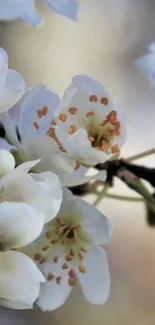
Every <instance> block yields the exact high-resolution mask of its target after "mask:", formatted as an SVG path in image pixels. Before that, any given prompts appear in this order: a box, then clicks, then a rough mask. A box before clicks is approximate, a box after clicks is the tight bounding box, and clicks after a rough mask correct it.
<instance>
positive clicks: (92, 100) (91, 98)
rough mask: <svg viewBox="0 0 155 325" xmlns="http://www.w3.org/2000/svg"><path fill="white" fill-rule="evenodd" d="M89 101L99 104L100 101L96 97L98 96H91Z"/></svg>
mask: <svg viewBox="0 0 155 325" xmlns="http://www.w3.org/2000/svg"><path fill="white" fill-rule="evenodd" d="M89 101H90V102H97V101H98V99H97V96H96V95H91V96H90V97H89Z"/></svg>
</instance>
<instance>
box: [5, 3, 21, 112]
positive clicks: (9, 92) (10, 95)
mask: <svg viewBox="0 0 155 325" xmlns="http://www.w3.org/2000/svg"><path fill="white" fill-rule="evenodd" d="M1 2H4V1H1ZM0 10H1V9H0ZM25 91H26V84H25V82H24V80H23V78H22V76H21V75H20V73H18V72H17V71H15V70H12V69H8V55H7V53H6V52H5V50H4V49H2V48H0V114H1V113H3V112H6V111H8V110H9V109H10V108H11V107H13V106H14V105H15V104H16V103H17V102H18V101H19V100H20V98H21V97H22V96H23V94H24V93H25Z"/></svg>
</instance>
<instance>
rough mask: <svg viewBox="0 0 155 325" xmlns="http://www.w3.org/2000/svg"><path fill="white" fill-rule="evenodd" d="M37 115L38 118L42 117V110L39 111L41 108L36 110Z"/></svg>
mask: <svg viewBox="0 0 155 325" xmlns="http://www.w3.org/2000/svg"><path fill="white" fill-rule="evenodd" d="M37 116H38V118H41V117H42V111H41V109H38V110H37Z"/></svg>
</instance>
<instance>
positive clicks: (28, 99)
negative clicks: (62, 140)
mask: <svg viewBox="0 0 155 325" xmlns="http://www.w3.org/2000/svg"><path fill="white" fill-rule="evenodd" d="M58 103H59V97H58V95H57V94H55V93H53V92H52V91H50V90H48V89H47V88H46V87H45V86H40V87H37V88H35V89H33V90H31V91H29V92H28V93H27V95H26V96H25V98H24V100H23V102H22V104H21V106H20V119H19V126H18V127H19V134H20V136H21V140H22V141H27V140H28V139H29V138H30V137H31V136H33V135H44V134H45V133H46V132H47V131H48V129H49V127H50V125H51V121H52V119H53V117H54V114H55V112H56V107H57V105H58ZM45 106H46V107H47V109H48V111H47V114H46V115H45V116H42V117H41V118H39V117H38V115H37V111H38V110H39V109H41V108H43V107H45ZM34 122H37V123H38V125H39V129H38V130H35V129H34V125H33V124H34Z"/></svg>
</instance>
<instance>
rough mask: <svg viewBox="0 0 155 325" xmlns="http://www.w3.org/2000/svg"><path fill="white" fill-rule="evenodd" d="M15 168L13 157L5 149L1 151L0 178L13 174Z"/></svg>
mask: <svg viewBox="0 0 155 325" xmlns="http://www.w3.org/2000/svg"><path fill="white" fill-rule="evenodd" d="M14 168H15V159H14V157H13V155H12V154H11V153H10V152H9V151H7V150H5V149H0V177H2V176H4V175H6V174H8V173H10V172H12V171H13V169H14Z"/></svg>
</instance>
